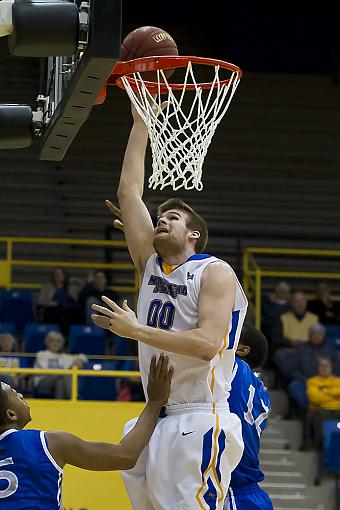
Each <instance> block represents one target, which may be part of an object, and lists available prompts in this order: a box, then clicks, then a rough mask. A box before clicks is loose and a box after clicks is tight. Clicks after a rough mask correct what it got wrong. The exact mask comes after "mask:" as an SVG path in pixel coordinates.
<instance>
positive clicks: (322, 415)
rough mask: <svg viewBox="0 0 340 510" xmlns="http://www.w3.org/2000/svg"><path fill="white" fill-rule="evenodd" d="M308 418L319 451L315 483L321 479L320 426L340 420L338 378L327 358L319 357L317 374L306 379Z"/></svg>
mask: <svg viewBox="0 0 340 510" xmlns="http://www.w3.org/2000/svg"><path fill="white" fill-rule="evenodd" d="M307 395H308V400H309V406H310V409H309V417H308V422H309V423H310V425H311V427H312V431H313V439H314V446H315V447H316V448H317V449H318V451H319V473H318V476H317V477H316V481H315V483H316V484H317V485H318V484H319V483H320V479H321V477H322V466H323V463H322V426H323V422H324V420H340V377H336V376H335V375H333V366H332V362H331V360H330V359H329V358H326V357H320V358H319V360H318V374H317V375H316V376H314V377H310V378H309V379H307Z"/></svg>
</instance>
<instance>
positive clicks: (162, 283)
mask: <svg viewBox="0 0 340 510" xmlns="http://www.w3.org/2000/svg"><path fill="white" fill-rule="evenodd" d="M148 285H154V286H155V288H154V289H153V292H154V293H155V294H157V293H160V294H167V295H168V296H171V297H172V298H174V299H176V298H177V296H178V294H180V295H181V296H186V295H187V293H188V290H187V286H186V285H177V284H176V283H170V282H168V281H167V280H166V279H165V278H162V277H161V276H155V275H154V274H153V275H151V276H150V278H149V281H148Z"/></svg>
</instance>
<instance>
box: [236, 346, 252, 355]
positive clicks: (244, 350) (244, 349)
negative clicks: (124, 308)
mask: <svg viewBox="0 0 340 510" xmlns="http://www.w3.org/2000/svg"><path fill="white" fill-rule="evenodd" d="M249 353H250V347H249V345H243V344H238V347H237V349H236V355H237V356H239V357H240V358H244V357H245V356H248V354H249Z"/></svg>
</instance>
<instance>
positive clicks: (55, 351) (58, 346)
mask: <svg viewBox="0 0 340 510" xmlns="http://www.w3.org/2000/svg"><path fill="white" fill-rule="evenodd" d="M45 343H46V350H45V351H39V352H38V353H37V357H36V361H35V364H34V368H46V369H47V368H50V369H52V368H54V369H68V368H71V367H74V366H76V367H78V368H82V367H83V365H84V363H86V361H87V358H86V356H85V355H84V354H78V355H70V354H65V353H64V352H63V347H64V344H65V339H64V337H63V335H62V334H61V333H59V332H58V331H50V332H49V333H48V334H47V335H46V338H45ZM34 387H35V395H36V396H37V397H45V398H57V399H68V398H70V397H71V378H70V376H66V375H46V376H45V375H37V376H35V377H34Z"/></svg>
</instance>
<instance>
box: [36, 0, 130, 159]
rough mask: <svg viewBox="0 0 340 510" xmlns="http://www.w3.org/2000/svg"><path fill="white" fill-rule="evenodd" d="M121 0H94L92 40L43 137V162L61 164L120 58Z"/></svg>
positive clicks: (91, 10) (91, 23) (41, 155)
mask: <svg viewBox="0 0 340 510" xmlns="http://www.w3.org/2000/svg"><path fill="white" fill-rule="evenodd" d="M121 14H122V1H121V0H91V2H90V22H89V41H88V45H87V47H86V50H85V51H84V54H83V55H82V58H81V60H80V62H79V65H78V66H77V69H76V70H75V71H74V73H73V74H72V77H71V79H70V80H69V82H68V84H67V86H66V87H65V89H64V91H63V97H62V99H61V101H60V102H59V104H58V106H57V108H56V110H55V112H54V114H53V116H52V118H51V120H50V122H49V123H48V126H47V128H46V130H45V132H44V134H43V136H42V138H41V151H40V156H39V159H41V160H49V161H61V160H62V159H63V157H64V156H65V154H66V152H67V150H68V148H69V147H70V145H71V143H72V141H73V140H74V138H75V137H76V135H77V133H78V131H79V129H80V127H81V126H82V125H83V123H84V122H85V121H86V120H87V119H88V117H89V115H90V113H91V110H92V107H93V105H94V104H95V101H96V99H97V97H98V95H99V92H100V89H101V88H102V87H103V85H105V84H106V81H107V79H108V78H109V76H110V75H111V73H112V69H113V67H114V65H115V63H116V61H117V60H118V59H119V53H120V44H121Z"/></svg>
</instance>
